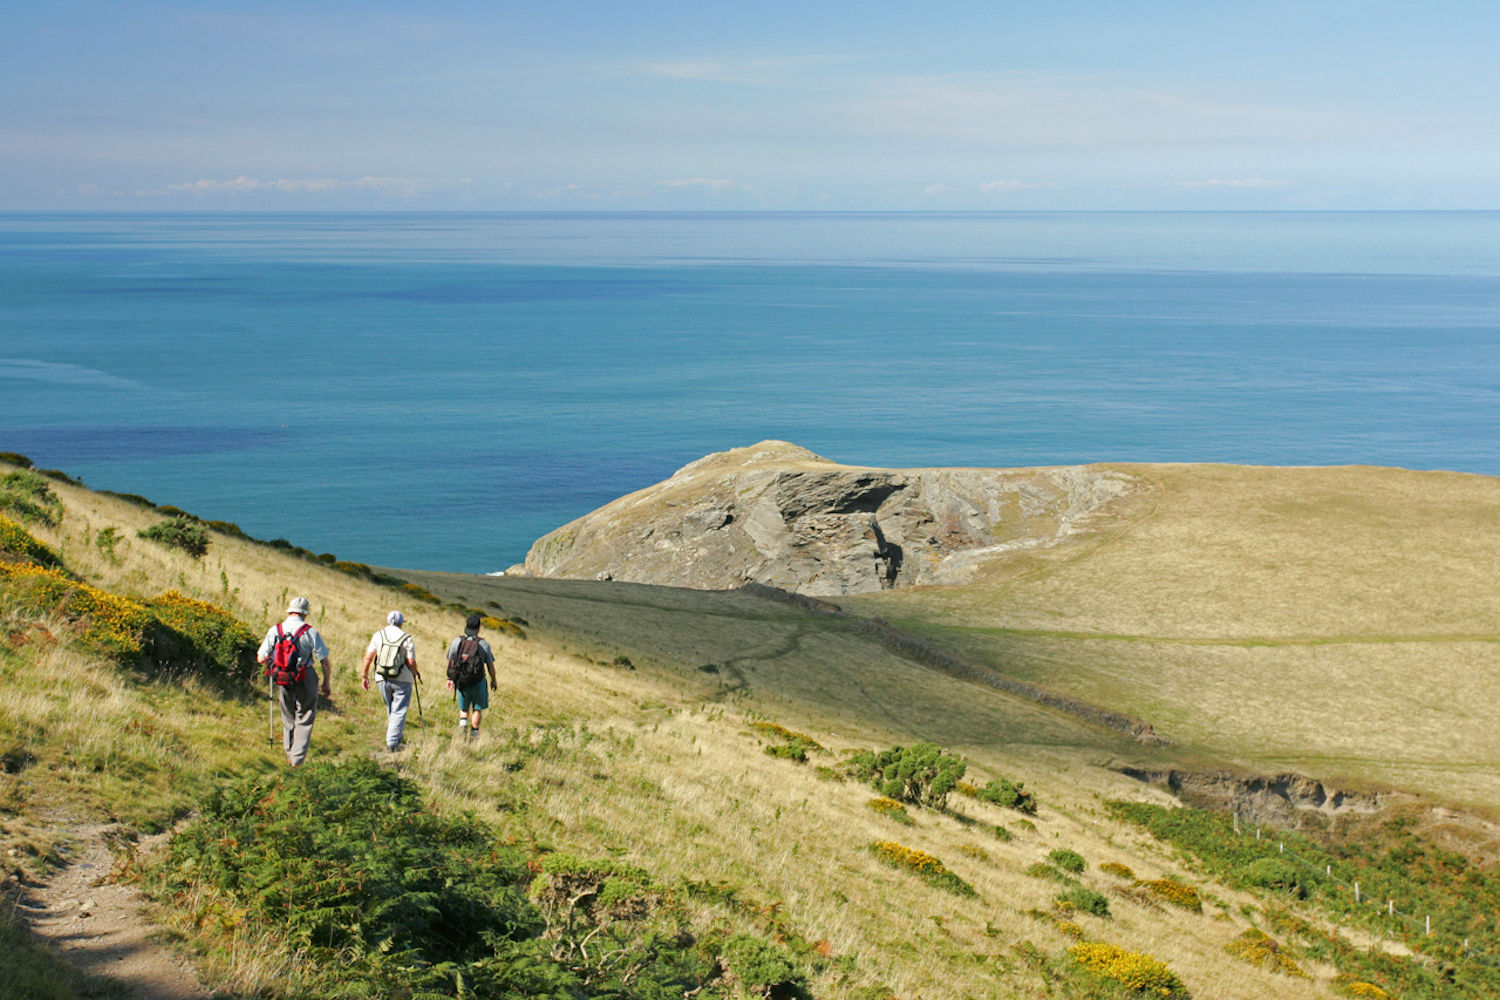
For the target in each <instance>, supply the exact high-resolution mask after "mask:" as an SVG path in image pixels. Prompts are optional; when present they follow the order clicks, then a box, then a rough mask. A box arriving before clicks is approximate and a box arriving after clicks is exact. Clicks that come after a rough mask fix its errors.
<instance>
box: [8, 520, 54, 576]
mask: <svg viewBox="0 0 1500 1000" xmlns="http://www.w3.org/2000/svg"><path fill="white" fill-rule="evenodd" d="M0 562H15V563H25V564H27V565H31V566H40V567H42V568H43V569H61V568H62V560H61V559H59V558H58V557H57V553H55V552H53V551H52V550H51V549H49V548H47V546H46V545H43V544H42V543H41V542H40V541H38V540H37V539H36V538H35V537H33V536H32V534H31V532H29V531H27V530H26V529H25V528H23V527H21V526H20V525H19V524H17V523H16V522H15V521H12V520H11V519H10V518H8V517H5V516H4V515H0Z"/></svg>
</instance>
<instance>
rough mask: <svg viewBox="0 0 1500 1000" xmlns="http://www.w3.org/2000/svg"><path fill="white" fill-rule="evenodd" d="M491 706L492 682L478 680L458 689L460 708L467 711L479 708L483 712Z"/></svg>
mask: <svg viewBox="0 0 1500 1000" xmlns="http://www.w3.org/2000/svg"><path fill="white" fill-rule="evenodd" d="M489 707H490V682H489V681H487V680H483V679H481V680H477V681H475V682H474V683H473V684H470V685H469V686H468V687H466V688H459V689H458V709H459V711H461V712H467V711H468V710H469V709H471V708H477V709H479V710H480V711H481V712H483V711H484V710H485V709H487V708H489Z"/></svg>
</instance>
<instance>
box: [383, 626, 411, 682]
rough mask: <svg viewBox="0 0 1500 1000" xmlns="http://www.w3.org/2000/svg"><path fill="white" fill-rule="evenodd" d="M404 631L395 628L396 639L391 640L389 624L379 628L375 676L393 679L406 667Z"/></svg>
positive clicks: (388, 679)
mask: <svg viewBox="0 0 1500 1000" xmlns="http://www.w3.org/2000/svg"><path fill="white" fill-rule="evenodd" d="M406 638H407V637H406V633H405V632H402V631H401V630H400V629H397V630H396V640H395V641H394V642H392V641H391V626H389V625H388V626H386V627H385V628H383V629H381V630H380V648H379V649H378V650H376V651H375V676H377V677H379V678H380V679H381V680H387V681H393V680H395V679H396V678H397V677H398V676H400V674H401V671H403V670H405V669H406Z"/></svg>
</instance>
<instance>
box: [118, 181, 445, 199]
mask: <svg viewBox="0 0 1500 1000" xmlns="http://www.w3.org/2000/svg"><path fill="white" fill-rule="evenodd" d="M468 183H470V182H469V180H468V179H467V178H450V177H440V178H422V177H358V178H354V179H342V178H333V177H303V178H278V179H276V180H259V179H257V178H254V177H235V178H232V179H229V180H212V179H203V180H196V181H189V182H188V183H185V184H168V185H167V186H166V188H164V189H163V191H166V192H172V193H181V194H189V195H194V196H199V197H201V196H205V195H219V194H252V193H261V192H273V193H281V194H306V193H310V192H311V193H320V194H327V193H338V192H373V193H376V194H380V195H384V196H386V197H392V198H416V197H420V196H422V195H425V194H431V193H433V192H436V191H450V190H453V189H454V188H459V187H463V186H464V185H466V184H468ZM160 193H162V192H161V191H139V192H137V194H160Z"/></svg>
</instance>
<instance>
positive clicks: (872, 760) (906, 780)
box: [851, 743, 969, 809]
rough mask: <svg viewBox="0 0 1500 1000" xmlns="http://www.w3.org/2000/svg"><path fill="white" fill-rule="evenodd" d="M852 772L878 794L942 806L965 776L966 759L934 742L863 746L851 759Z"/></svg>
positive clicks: (924, 804) (932, 806)
mask: <svg viewBox="0 0 1500 1000" xmlns="http://www.w3.org/2000/svg"><path fill="white" fill-rule="evenodd" d="M851 764H852V767H853V769H854V774H855V776H856V777H857V778H859V780H861V781H868V782H869V783H870V784H871V785H873V786H874V787H875V790H876V791H878V792H879V793H880V794H881V795H884V796H886V797H887V798H892V799H899V800H900V801H902V802H911V803H914V804H916V805H921V806H927V807H928V808H930V809H941V808H942V807H943V806H944V805H945V804H946V803H947V801H948V794H949V793H950V792H952V791H953V790H954V788H955V786H957V784H958V779H960V778H962V777H963V776H964V771H965V770H967V769H968V766H969V765H968V763H967V762H966V761H965V760H964V759H963V758H962V757H959V756H957V755H956V754H951V753H949V752H948V751H946V750H944V749H942V748H941V747H939V746H938V745H937V744H936V743H917V744H915V745H914V746H911V747H893V748H891V749H890V750H885V751H881V752H876V751H873V750H865V751H861V752H860V753H858V754H856V755H855V756H854V759H853V760H852V761H851Z"/></svg>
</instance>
